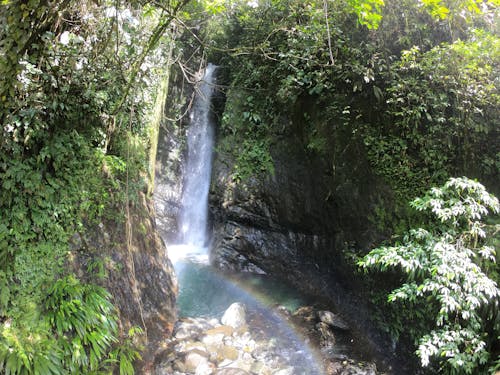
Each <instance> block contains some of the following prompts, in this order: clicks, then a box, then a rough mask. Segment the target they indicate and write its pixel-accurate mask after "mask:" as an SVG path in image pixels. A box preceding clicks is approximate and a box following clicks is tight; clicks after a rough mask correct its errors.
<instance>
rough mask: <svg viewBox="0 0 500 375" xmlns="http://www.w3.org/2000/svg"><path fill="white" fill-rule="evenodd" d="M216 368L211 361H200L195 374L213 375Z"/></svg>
mask: <svg viewBox="0 0 500 375" xmlns="http://www.w3.org/2000/svg"><path fill="white" fill-rule="evenodd" d="M214 368H215V366H214V365H213V364H212V363H210V362H207V363H200V364H199V366H198V367H197V368H196V372H195V375H211V374H213V373H214Z"/></svg>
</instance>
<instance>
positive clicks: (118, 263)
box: [69, 195, 177, 366]
mask: <svg viewBox="0 0 500 375" xmlns="http://www.w3.org/2000/svg"><path fill="white" fill-rule="evenodd" d="M130 214H131V215H130V221H131V222H130V228H131V234H130V238H127V231H126V227H125V226H126V224H125V219H123V220H110V221H103V222H102V223H100V224H99V225H96V226H93V227H89V228H88V229H87V230H86V231H85V233H83V234H77V235H75V236H74V238H73V240H72V245H71V249H72V251H71V256H70V259H71V261H70V264H69V266H70V267H71V268H73V270H74V272H75V273H76V274H77V275H78V276H79V277H80V278H81V279H82V280H86V281H88V282H92V283H96V284H99V285H101V286H103V287H105V288H106V289H107V290H108V291H110V293H111V295H112V296H113V303H114V304H115V306H117V308H118V313H119V319H120V320H119V323H120V328H121V329H122V331H123V332H125V333H126V332H127V331H128V330H129V329H130V328H131V327H133V326H138V327H141V328H142V329H143V330H144V332H145V335H143V336H142V344H143V345H145V352H144V353H143V355H142V356H143V359H144V362H143V363H142V364H139V366H147V365H148V361H151V358H152V353H153V352H154V351H155V350H156V345H157V344H158V343H159V342H161V341H163V340H165V339H166V338H167V337H170V334H171V332H172V330H173V326H174V323H175V321H176V306H175V302H176V296H177V280H176V278H175V275H174V271H173V267H172V264H171V263H170V260H169V259H168V258H167V252H166V249H165V246H164V244H163V242H162V240H161V239H160V237H159V235H158V233H157V231H156V227H155V224H154V211H153V208H152V204H151V202H150V201H148V200H147V199H146V197H145V196H144V195H142V196H140V197H139V202H138V203H137V204H136V205H135V206H134V207H131V209H130ZM128 242H129V243H130V246H127V243H128ZM96 265H100V266H96Z"/></svg>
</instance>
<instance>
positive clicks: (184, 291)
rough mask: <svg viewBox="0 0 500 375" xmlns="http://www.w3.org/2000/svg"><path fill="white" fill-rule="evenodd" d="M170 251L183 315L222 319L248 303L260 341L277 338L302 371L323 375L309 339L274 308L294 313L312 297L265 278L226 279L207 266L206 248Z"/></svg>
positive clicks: (235, 276) (173, 248)
mask: <svg viewBox="0 0 500 375" xmlns="http://www.w3.org/2000/svg"><path fill="white" fill-rule="evenodd" d="M170 250H171V255H172V256H171V259H172V262H173V264H174V269H175V271H176V274H177V278H178V282H179V296H178V299H177V305H178V309H179V317H192V318H195V317H204V318H217V319H220V318H221V317H222V315H223V314H224V311H226V309H227V308H228V307H229V306H230V305H231V304H232V303H234V302H240V303H243V304H244V305H245V307H246V313H247V323H248V325H249V330H250V332H252V334H253V335H254V336H255V337H256V338H258V339H263V340H270V339H273V340H275V342H276V343H277V348H278V350H279V352H280V354H281V355H282V356H283V357H284V358H287V359H288V361H289V364H290V365H292V366H294V367H295V369H296V371H297V373H299V374H304V375H322V374H323V373H324V372H323V370H322V368H321V365H320V363H321V361H320V360H319V359H318V357H317V355H316V353H315V352H314V351H313V350H312V349H311V348H310V347H309V346H308V345H307V344H306V343H305V338H304V337H302V336H301V335H300V334H298V333H297V331H296V330H295V329H294V328H293V326H292V325H291V324H290V323H289V322H288V321H287V320H286V319H284V318H283V317H282V316H281V314H280V313H279V312H278V311H277V310H276V309H274V308H273V307H275V306H276V305H282V306H285V307H287V308H288V309H290V310H291V311H293V310H295V309H296V308H298V307H299V306H302V305H306V304H307V303H308V302H309V301H308V300H307V298H305V297H304V296H302V295H300V294H299V293H297V292H296V291H295V290H294V289H293V288H290V287H287V286H286V285H284V284H283V283H280V282H279V281H277V280H275V279H273V278H270V277H268V276H266V275H255V274H233V275H227V274H224V275H223V274H221V273H219V271H218V270H216V269H215V268H213V267H211V266H210V265H209V264H208V256H207V254H206V251H207V250H206V249H203V248H199V249H196V248H193V247H190V246H186V245H181V246H171V247H170Z"/></svg>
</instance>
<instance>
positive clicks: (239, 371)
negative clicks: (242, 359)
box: [215, 368, 250, 375]
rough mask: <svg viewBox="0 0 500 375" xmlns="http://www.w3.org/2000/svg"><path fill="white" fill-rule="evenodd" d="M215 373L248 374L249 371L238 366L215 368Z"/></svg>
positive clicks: (223, 374)
mask: <svg viewBox="0 0 500 375" xmlns="http://www.w3.org/2000/svg"><path fill="white" fill-rule="evenodd" d="M215 375H250V373H248V372H247V371H245V370H242V369H239V368H223V369H219V370H217V371H216V372H215Z"/></svg>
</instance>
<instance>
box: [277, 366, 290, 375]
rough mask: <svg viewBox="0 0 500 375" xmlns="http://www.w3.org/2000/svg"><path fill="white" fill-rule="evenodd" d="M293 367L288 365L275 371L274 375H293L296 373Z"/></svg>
mask: <svg viewBox="0 0 500 375" xmlns="http://www.w3.org/2000/svg"><path fill="white" fill-rule="evenodd" d="M294 371H295V370H294V368H293V367H287V368H284V369H281V370H278V371H275V372H273V375H293V374H294Z"/></svg>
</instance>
